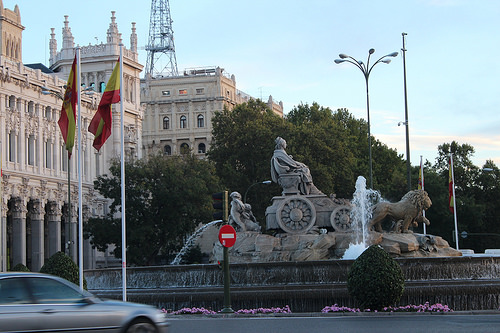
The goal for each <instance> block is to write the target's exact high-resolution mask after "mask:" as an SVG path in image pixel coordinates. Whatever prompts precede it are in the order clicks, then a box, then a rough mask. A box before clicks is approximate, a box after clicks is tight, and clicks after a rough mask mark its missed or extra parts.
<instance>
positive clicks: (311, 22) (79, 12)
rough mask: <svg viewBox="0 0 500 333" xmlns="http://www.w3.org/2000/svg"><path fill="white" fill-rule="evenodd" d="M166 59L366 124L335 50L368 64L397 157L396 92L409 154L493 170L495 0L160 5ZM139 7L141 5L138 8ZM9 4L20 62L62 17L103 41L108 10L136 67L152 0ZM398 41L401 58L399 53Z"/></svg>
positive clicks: (349, 69)
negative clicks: (171, 53)
mask: <svg viewBox="0 0 500 333" xmlns="http://www.w3.org/2000/svg"><path fill="white" fill-rule="evenodd" d="M169 2H170V13H171V17H172V20H173V23H172V26H173V31H174V40H175V42H174V43H175V49H176V59H177V66H178V69H179V72H180V73H182V71H183V70H184V69H185V68H192V67H208V66H220V67H222V68H224V69H225V71H226V72H227V73H230V74H234V75H235V77H236V83H237V88H238V89H239V90H242V91H243V92H245V93H247V94H249V95H251V96H253V97H255V98H261V99H263V100H264V101H267V99H268V98H269V96H270V95H272V96H273V99H274V100H275V101H282V102H283V104H284V111H285V113H287V112H289V111H290V110H292V109H293V108H294V107H295V106H298V105H300V104H309V105H311V104H312V103H313V102H316V103H318V104H319V105H321V106H323V107H329V108H331V109H332V110H336V109H338V108H347V109H348V110H349V112H350V113H351V114H353V115H354V116H355V117H356V118H363V119H365V120H366V119H367V108H366V86H365V79H364V76H363V73H362V72H361V71H360V70H359V69H358V68H357V67H355V66H354V65H352V64H348V63H343V64H335V62H334V60H335V59H337V58H338V55H339V54H340V53H344V54H348V55H350V56H352V57H354V58H355V59H357V60H360V61H363V62H366V60H367V57H368V50H369V49H371V48H374V49H375V53H374V54H373V55H372V58H371V59H372V60H371V63H373V62H374V60H377V59H379V58H380V57H383V56H384V55H387V54H389V53H392V52H395V51H397V52H399V55H398V56H397V57H396V58H391V60H392V62H391V63H390V64H384V63H379V64H377V65H376V66H375V67H373V70H372V71H371V73H370V76H369V95H370V124H371V126H370V130H371V134H372V135H373V136H374V137H375V138H376V139H378V140H380V141H381V142H383V143H384V144H386V145H387V146H389V147H390V148H393V149H396V150H397V152H398V154H401V155H403V158H406V130H405V125H404V124H401V125H400V126H398V123H400V122H404V121H405V88H404V69H405V68H406V99H407V110H408V129H409V137H408V138H409V143H410V161H411V164H412V165H414V166H415V165H419V164H420V158H421V156H422V158H423V160H424V161H426V160H428V161H429V162H431V163H434V162H435V159H436V157H437V156H438V146H439V145H441V144H443V143H451V142H452V141H456V142H458V143H459V144H465V143H467V144H469V145H471V146H473V147H474V149H475V154H474V155H473V156H472V161H473V162H474V164H475V165H476V166H478V167H482V166H483V165H484V163H485V162H486V161H487V160H493V161H494V163H495V164H496V165H497V166H500V112H499V108H500V84H499V80H498V78H499V77H500V62H499V61H498V60H497V59H498V56H499V55H500V38H499V37H498V34H499V32H500V23H499V22H500V20H499V18H500V1H497V0H476V1H473V0H405V1H401V0H384V1H378V0H353V1H348V0H344V1H339V0H308V1H307V2H306V1H298V0H272V1H270V0H251V1H250V0H238V1H234V0H182V1H181V0H170V1H169ZM143 3H144V5H142V4H143ZM16 4H17V5H18V6H19V9H20V12H21V23H22V24H23V25H24V26H25V28H26V29H25V30H24V32H23V62H24V63H25V64H28V63H37V62H39V63H43V64H45V65H47V66H48V58H49V49H48V43H49V39H50V28H55V33H56V39H57V42H58V47H59V48H60V47H61V46H62V28H63V26H64V23H63V22H64V16H65V15H68V16H69V18H68V19H69V26H70V28H71V31H72V33H73V36H74V38H75V43H76V44H78V45H80V46H86V45H89V44H96V43H100V42H101V41H104V42H105V41H106V31H107V29H108V27H109V23H110V22H111V20H110V17H111V11H115V12H116V14H115V16H116V22H117V24H118V29H119V31H120V32H121V33H122V38H123V42H124V45H125V47H127V48H129V47H130V32H131V23H132V22H136V28H137V35H138V39H139V41H138V45H139V48H140V50H139V61H140V62H141V63H142V64H143V65H145V64H146V51H145V50H144V47H145V46H146V44H147V42H148V35H149V20H150V11H151V2H149V1H137V0H105V1H102V0H101V1H96V0H87V1H60V0H44V1H39V0H3V5H4V8H9V9H11V10H13V9H14V6H15V5H16ZM403 32H404V33H406V34H407V35H406V38H405V49H406V52H405V63H406V66H404V65H403V57H402V52H401V49H402V48H403V38H402V33H403Z"/></svg>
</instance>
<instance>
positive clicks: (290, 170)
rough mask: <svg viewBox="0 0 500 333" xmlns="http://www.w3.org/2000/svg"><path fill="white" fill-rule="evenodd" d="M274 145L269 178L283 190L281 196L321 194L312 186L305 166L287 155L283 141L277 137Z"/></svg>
mask: <svg viewBox="0 0 500 333" xmlns="http://www.w3.org/2000/svg"><path fill="white" fill-rule="evenodd" d="M275 143H276V147H275V149H274V153H273V157H272V159H271V178H272V180H273V181H274V182H275V183H278V184H279V185H280V186H281V187H282V188H283V194H303V195H309V194H322V193H321V191H320V190H318V189H317V188H316V186H314V184H313V179H312V176H311V172H310V171H309V168H308V167H307V165H305V164H304V163H301V162H297V161H295V160H294V159H293V157H292V156H291V155H288V154H287V152H286V151H285V149H286V141H285V139H283V138H281V137H279V136H278V137H277V138H276V140H275ZM294 192H295V193H294ZM297 192H298V193H297Z"/></svg>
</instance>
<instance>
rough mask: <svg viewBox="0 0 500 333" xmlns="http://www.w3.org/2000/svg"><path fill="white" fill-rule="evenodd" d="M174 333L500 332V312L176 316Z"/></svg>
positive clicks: (173, 321)
mask: <svg viewBox="0 0 500 333" xmlns="http://www.w3.org/2000/svg"><path fill="white" fill-rule="evenodd" d="M170 324H171V326H170V327H171V329H170V333H180V332H183V333H189V332H204V333H212V332H214V333H215V332H217V333H219V332H234V333H304V332H307V333H309V332H314V333H323V332H325V333H326V332H328V333H331V332H342V333H345V332H370V333H376V332H383V333H386V332H398V333H402V332H411V333H415V332H422V333H431V332H436V333H447V332H453V333H457V332H467V333H472V332H478V333H488V332H500V311H498V313H494V312H493V313H488V314H477V313H474V314H472V313H467V314H457V313H454V314H436V313H433V314H420V313H419V314H416V313H413V314H401V313H398V314H390V315H389V314H381V315H339V316H336V315H333V314H332V315H328V316H318V317H311V316H304V317H301V316H300V315H296V314H295V315H294V316H291V317H288V316H287V317H237V316H236V315H231V316H227V317H223V316H222V315H221V316H215V317H203V316H196V315H195V316H189V315H183V316H172V317H171V320H170Z"/></svg>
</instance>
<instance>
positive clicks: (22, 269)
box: [11, 264, 31, 272]
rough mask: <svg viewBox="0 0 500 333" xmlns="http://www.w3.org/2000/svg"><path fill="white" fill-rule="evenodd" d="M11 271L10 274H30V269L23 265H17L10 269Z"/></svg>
mask: <svg viewBox="0 0 500 333" xmlns="http://www.w3.org/2000/svg"><path fill="white" fill-rule="evenodd" d="M11 271H12V272H31V271H30V269H29V268H28V267H26V266H25V265H23V264H17V265H16V266H14V267H12V269H11Z"/></svg>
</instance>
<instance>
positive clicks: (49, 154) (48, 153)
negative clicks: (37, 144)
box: [45, 140, 52, 169]
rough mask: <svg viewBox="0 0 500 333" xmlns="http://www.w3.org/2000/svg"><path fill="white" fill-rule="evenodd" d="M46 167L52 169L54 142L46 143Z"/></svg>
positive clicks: (48, 141)
mask: <svg viewBox="0 0 500 333" xmlns="http://www.w3.org/2000/svg"><path fill="white" fill-rule="evenodd" d="M45 167H46V168H47V169H50V168H52V141H51V140H47V142H46V143H45Z"/></svg>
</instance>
